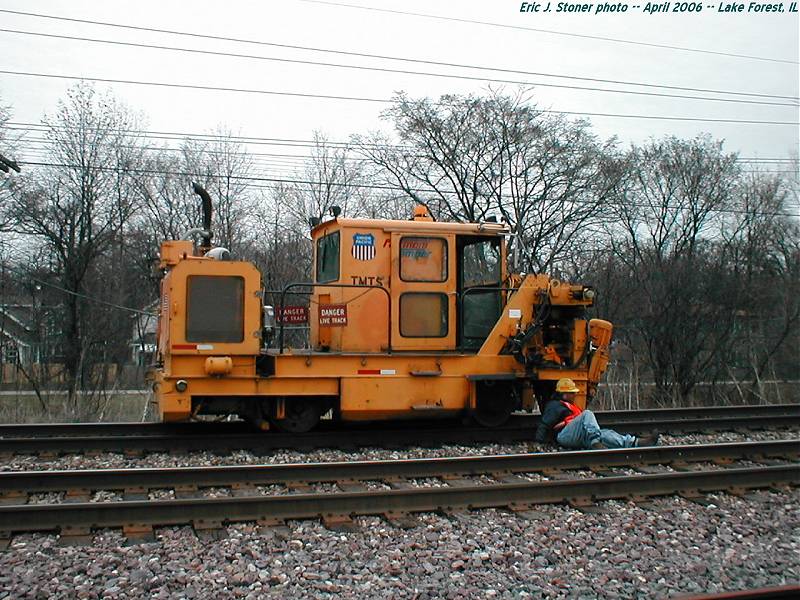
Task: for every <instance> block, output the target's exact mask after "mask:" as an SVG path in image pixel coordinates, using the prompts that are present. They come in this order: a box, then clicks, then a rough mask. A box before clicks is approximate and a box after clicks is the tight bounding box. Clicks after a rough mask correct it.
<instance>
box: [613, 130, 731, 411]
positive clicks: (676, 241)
mask: <svg viewBox="0 0 800 600" xmlns="http://www.w3.org/2000/svg"><path fill="white" fill-rule="evenodd" d="M628 160H629V164H630V179H629V180H628V185H627V186H626V187H625V188H624V190H623V191H622V195H620V197H619V198H618V199H617V200H616V201H615V202H614V203H613V209H614V211H615V216H616V219H615V222H614V224H613V225H612V227H611V230H610V232H609V233H610V235H611V238H610V239H611V244H612V248H613V252H614V256H615V259H616V260H615V265H614V269H615V270H616V274H617V277H619V278H621V279H622V280H623V281H626V282H627V290H625V289H624V288H625V286H624V285H623V286H617V289H619V290H620V291H621V292H623V294H622V298H620V301H621V302H624V303H625V304H627V306H626V308H625V313H626V315H625V317H626V318H625V321H626V322H627V328H628V333H629V334H630V335H631V336H633V337H634V338H636V340H637V341H639V342H641V343H640V344H635V347H637V348H639V349H642V350H644V351H645V352H646V353H647V356H648V362H649V366H650V369H651V370H652V376H653V378H654V380H655V383H656V388H657V391H658V393H659V395H660V397H661V398H662V400H664V401H669V400H674V399H675V398H676V397H677V398H680V399H682V400H685V399H686V398H687V397H688V396H689V394H690V393H691V391H692V390H693V389H694V387H695V385H696V384H697V383H698V381H700V380H701V378H702V377H703V375H705V374H708V372H709V371H708V370H709V368H712V367H713V365H714V364H715V362H716V360H717V357H718V355H719V353H720V352H721V351H722V350H723V348H724V347H725V345H726V344H727V343H728V342H729V340H730V339H731V335H732V323H733V319H734V316H735V313H736V305H737V299H736V297H735V294H736V290H735V288H732V287H731V286H730V285H729V284H728V282H729V272H728V270H727V256H726V250H725V248H724V246H723V245H722V244H720V243H719V242H721V240H720V238H719V233H718V232H719V228H720V225H721V220H720V218H719V215H720V211H724V210H726V209H729V208H730V207H731V206H733V204H734V198H735V192H736V184H737V181H738V177H739V170H738V167H737V166H736V157H735V155H732V154H726V153H725V152H724V151H723V150H722V144H721V143H720V142H715V141H713V140H711V139H710V138H708V137H699V138H696V139H694V140H689V141H686V140H678V139H676V138H666V139H664V140H659V141H651V142H650V143H649V144H647V145H645V146H643V147H641V148H636V147H634V148H633V149H632V150H631V152H630V154H629V157H628Z"/></svg>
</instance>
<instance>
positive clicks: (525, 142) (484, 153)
mask: <svg viewBox="0 0 800 600" xmlns="http://www.w3.org/2000/svg"><path fill="white" fill-rule="evenodd" d="M384 117H385V118H386V119H387V120H390V121H392V123H393V124H394V127H395V130H396V132H397V135H398V138H399V142H398V143H393V142H392V140H391V139H390V138H389V137H388V136H386V135H384V134H379V133H375V134H372V135H371V136H370V137H356V138H355V139H356V142H357V146H358V149H359V151H360V153H361V154H362V155H363V156H365V157H368V158H369V159H370V160H372V161H373V162H374V163H375V164H376V165H377V166H378V167H379V168H380V169H381V172H382V175H383V179H384V180H385V181H386V182H387V183H389V184H392V185H397V186H399V187H400V189H401V190H402V191H403V192H405V194H407V196H408V197H410V198H411V199H413V200H414V201H416V202H419V203H421V204H424V205H425V206H427V207H428V209H429V210H431V212H432V213H433V214H435V215H439V216H441V217H443V218H447V219H455V220H466V221H479V220H483V219H486V218H487V216H489V215H490V214H492V213H498V212H499V213H500V215H501V216H502V217H503V219H504V220H505V221H506V222H507V223H509V224H510V225H511V227H512V229H513V231H514V233H515V237H514V241H513V242H512V247H513V249H514V252H515V253H516V255H517V256H518V258H519V259H520V266H522V264H523V263H524V265H525V268H526V270H530V271H543V270H545V269H548V268H550V267H552V265H553V264H554V263H555V262H556V261H557V260H559V259H561V258H563V257H564V255H565V254H567V253H568V252H569V251H570V249H571V248H572V247H573V246H574V245H575V243H576V236H578V235H579V234H581V232H584V231H585V230H586V229H587V227H588V226H589V225H591V224H592V223H594V222H595V220H596V217H597V214H598V210H599V207H600V206H601V205H602V203H603V202H604V201H605V200H606V199H607V198H608V197H609V196H610V195H611V194H612V193H614V190H615V189H616V187H617V186H618V185H619V182H620V180H621V174H622V169H621V168H620V165H619V161H618V160H615V159H614V156H613V155H614V144H615V143H614V141H613V140H612V141H609V142H607V143H605V144H600V143H599V142H598V141H597V139H596V138H595V136H594V135H593V134H592V133H591V131H590V128H589V124H588V123H586V122H584V121H577V122H573V121H569V120H567V119H565V118H563V117H556V116H551V115H547V114H545V113H542V112H541V111H539V110H538V109H537V108H536V107H535V105H533V104H532V102H531V101H530V98H529V97H528V95H527V94H526V93H525V92H524V91H519V92H517V93H516V94H514V95H510V96H509V95H505V94H504V93H503V92H492V93H490V94H489V95H487V96H486V97H475V96H443V97H442V98H440V100H439V101H438V102H433V101H432V100H430V99H427V98H426V99H421V100H411V99H409V98H407V97H406V96H404V95H402V94H400V95H398V96H397V99H396V103H395V105H394V106H393V107H392V108H391V109H389V110H388V111H386V113H384Z"/></svg>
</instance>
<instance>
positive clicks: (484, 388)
mask: <svg viewBox="0 0 800 600" xmlns="http://www.w3.org/2000/svg"><path fill="white" fill-rule="evenodd" d="M477 385H478V389H477V390H476V391H477V396H478V397H477V405H476V407H475V411H474V412H473V413H472V416H473V417H474V419H475V421H477V423H478V424H479V425H482V426H483V427H499V426H500V425H502V424H503V423H505V422H506V421H508V419H509V417H511V413H512V412H514V410H515V409H516V408H517V404H518V395H517V391H516V389H515V387H514V386H513V385H512V384H511V383H508V382H505V381H503V382H500V381H481V382H478V384H477Z"/></svg>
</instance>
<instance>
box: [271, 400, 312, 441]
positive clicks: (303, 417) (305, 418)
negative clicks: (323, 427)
mask: <svg viewBox="0 0 800 600" xmlns="http://www.w3.org/2000/svg"><path fill="white" fill-rule="evenodd" d="M321 416H322V407H321V406H320V403H319V402H316V401H314V400H300V399H296V400H288V401H286V409H285V411H284V416H283V418H282V419H272V423H273V424H274V425H275V427H277V428H278V429H280V430H281V431H286V432H288V433H305V432H306V431H311V430H312V429H313V428H314V427H316V425H317V423H319V419H320V417H321Z"/></svg>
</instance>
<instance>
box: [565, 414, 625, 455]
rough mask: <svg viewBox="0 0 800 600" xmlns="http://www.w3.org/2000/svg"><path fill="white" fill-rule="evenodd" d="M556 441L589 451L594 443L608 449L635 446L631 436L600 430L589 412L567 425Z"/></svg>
mask: <svg viewBox="0 0 800 600" xmlns="http://www.w3.org/2000/svg"><path fill="white" fill-rule="evenodd" d="M556 440H557V441H558V443H559V444H560V445H561V446H564V447H565V448H572V449H575V450H589V449H590V448H591V447H592V444H594V443H596V442H602V443H603V444H605V445H606V446H607V447H609V448H633V446H635V445H636V438H635V437H634V436H632V435H627V434H625V435H623V434H620V433H617V432H616V431H614V430H613V429H600V426H599V425H598V424H597V418H596V417H595V416H594V413H593V412H592V411H590V410H585V411H583V412H582V413H581V414H579V415H578V416H577V417H575V418H574V419H572V421H570V422H569V423H567V426H566V427H564V429H562V430H561V431H560V432H559V434H558V436H557V437H556Z"/></svg>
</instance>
